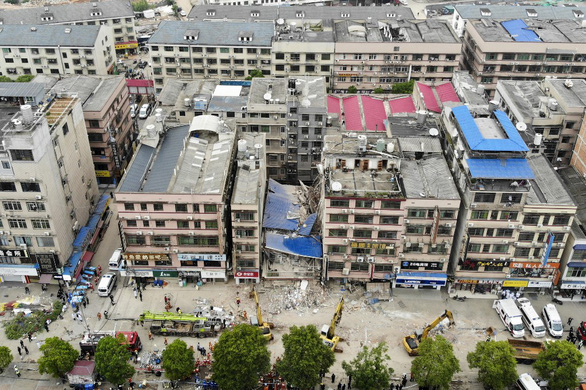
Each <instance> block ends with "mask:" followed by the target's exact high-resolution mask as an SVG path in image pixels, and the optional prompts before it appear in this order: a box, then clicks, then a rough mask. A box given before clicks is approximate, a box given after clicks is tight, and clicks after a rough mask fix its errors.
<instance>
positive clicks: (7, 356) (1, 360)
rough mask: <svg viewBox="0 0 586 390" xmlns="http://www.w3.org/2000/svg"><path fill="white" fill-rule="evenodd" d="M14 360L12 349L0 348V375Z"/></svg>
mask: <svg viewBox="0 0 586 390" xmlns="http://www.w3.org/2000/svg"><path fill="white" fill-rule="evenodd" d="M13 359H14V357H13V356H12V352H10V348H8V347H4V346H2V347H0V373H2V372H3V371H4V369H5V368H6V367H8V365H9V364H10V363H11V362H12V360H13Z"/></svg>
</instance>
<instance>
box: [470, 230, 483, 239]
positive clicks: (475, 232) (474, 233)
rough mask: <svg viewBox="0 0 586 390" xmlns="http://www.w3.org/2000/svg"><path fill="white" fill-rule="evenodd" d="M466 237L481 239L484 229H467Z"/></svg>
mask: <svg viewBox="0 0 586 390" xmlns="http://www.w3.org/2000/svg"><path fill="white" fill-rule="evenodd" d="M468 235H469V236H472V237H482V236H483V235H484V228H469V229H468Z"/></svg>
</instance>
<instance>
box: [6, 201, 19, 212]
mask: <svg viewBox="0 0 586 390" xmlns="http://www.w3.org/2000/svg"><path fill="white" fill-rule="evenodd" d="M2 206H3V207H4V210H10V211H16V210H22V206H21V205H20V202H17V201H4V202H2Z"/></svg>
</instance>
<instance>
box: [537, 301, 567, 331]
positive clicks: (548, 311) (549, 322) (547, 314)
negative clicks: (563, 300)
mask: <svg viewBox="0 0 586 390" xmlns="http://www.w3.org/2000/svg"><path fill="white" fill-rule="evenodd" d="M541 314H542V315H543V321H544V322H545V326H546V327H547V329H548V330H549V334H550V335H551V336H552V337H555V338H556V339H559V338H561V337H562V336H563V335H564V324H563V323H562V318H561V317H560V314H559V313H558V309H556V307H555V305H554V304H553V303H548V304H547V305H545V306H544V307H543V311H542V312H541Z"/></svg>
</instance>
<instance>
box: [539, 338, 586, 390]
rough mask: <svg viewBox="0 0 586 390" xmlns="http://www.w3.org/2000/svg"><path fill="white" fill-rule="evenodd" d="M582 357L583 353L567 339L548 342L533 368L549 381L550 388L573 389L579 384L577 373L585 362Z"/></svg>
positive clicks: (559, 389) (555, 389)
mask: <svg viewBox="0 0 586 390" xmlns="http://www.w3.org/2000/svg"><path fill="white" fill-rule="evenodd" d="M582 359H583V357H582V353H580V351H578V350H577V349H576V347H575V346H574V344H572V343H570V342H568V341H566V340H560V341H552V342H546V343H545V351H542V352H541V353H540V354H539V356H538V357H537V360H536V361H535V363H533V368H535V370H536V371H537V372H538V373H539V375H540V376H541V377H543V379H545V380H547V381H549V388H550V389H552V390H565V389H573V388H575V387H577V386H578V384H579V382H578V377H577V375H576V373H577V371H578V368H580V367H582V365H583V364H584V362H583V361H582Z"/></svg>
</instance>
